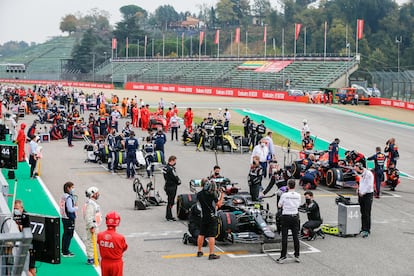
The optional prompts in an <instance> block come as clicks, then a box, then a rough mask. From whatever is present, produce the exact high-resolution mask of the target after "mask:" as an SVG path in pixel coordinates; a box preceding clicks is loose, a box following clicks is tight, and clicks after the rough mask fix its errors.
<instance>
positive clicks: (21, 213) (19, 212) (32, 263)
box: [3, 199, 36, 276]
mask: <svg viewBox="0 0 414 276" xmlns="http://www.w3.org/2000/svg"><path fill="white" fill-rule="evenodd" d="M13 220H14V221H15V222H16V224H17V226H18V228H19V231H20V232H21V231H23V228H30V227H31V226H30V218H29V215H28V214H27V212H26V210H25V209H24V207H23V201H22V200H20V199H16V200H15V201H14V205H13ZM32 244H33V240H32ZM3 250H4V249H3ZM27 257H28V258H29V270H28V273H27V275H28V276H36V257H35V251H34V249H33V245H31V246H30V249H29V254H28V256H27ZM26 260H27V259H26ZM26 263H27V262H26ZM26 269H27V267H26Z"/></svg>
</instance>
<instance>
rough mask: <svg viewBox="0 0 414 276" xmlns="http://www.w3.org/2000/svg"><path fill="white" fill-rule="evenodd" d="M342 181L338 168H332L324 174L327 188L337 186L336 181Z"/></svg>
mask: <svg viewBox="0 0 414 276" xmlns="http://www.w3.org/2000/svg"><path fill="white" fill-rule="evenodd" d="M340 180H343V175H342V171H341V170H340V169H338V168H332V169H329V170H328V171H327V172H326V185H327V186H328V187H331V188H333V187H335V186H336V184H337V181H340Z"/></svg>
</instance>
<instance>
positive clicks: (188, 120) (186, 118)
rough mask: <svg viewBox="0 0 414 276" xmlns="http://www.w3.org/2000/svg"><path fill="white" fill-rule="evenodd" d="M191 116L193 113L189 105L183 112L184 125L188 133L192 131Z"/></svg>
mask: <svg viewBox="0 0 414 276" xmlns="http://www.w3.org/2000/svg"><path fill="white" fill-rule="evenodd" d="M193 117H194V114H193V112H192V111H191V107H189V108H187V111H186V112H185V113H184V125H185V127H186V128H188V132H190V133H192V132H193Z"/></svg>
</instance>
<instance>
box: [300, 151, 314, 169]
mask: <svg viewBox="0 0 414 276" xmlns="http://www.w3.org/2000/svg"><path fill="white" fill-rule="evenodd" d="M314 163H315V155H314V154H313V153H311V154H309V155H308V157H306V158H305V159H303V160H302V161H301V164H302V166H301V170H302V171H306V170H308V169H310V167H311V166H312V165H313V164H314Z"/></svg>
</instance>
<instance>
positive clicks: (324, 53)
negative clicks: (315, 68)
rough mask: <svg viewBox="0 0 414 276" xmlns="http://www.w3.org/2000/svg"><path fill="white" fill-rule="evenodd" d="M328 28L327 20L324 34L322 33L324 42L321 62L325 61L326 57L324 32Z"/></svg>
mask: <svg viewBox="0 0 414 276" xmlns="http://www.w3.org/2000/svg"><path fill="white" fill-rule="evenodd" d="M327 28H328V22H326V21H325V34H324V36H323V37H324V42H323V62H325V59H326V32H327V30H326V29H327Z"/></svg>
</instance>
